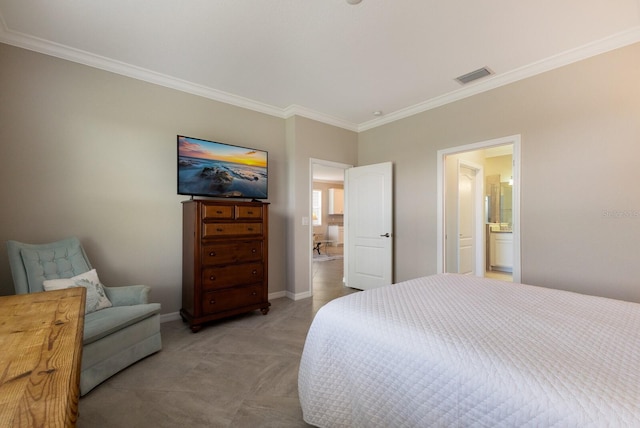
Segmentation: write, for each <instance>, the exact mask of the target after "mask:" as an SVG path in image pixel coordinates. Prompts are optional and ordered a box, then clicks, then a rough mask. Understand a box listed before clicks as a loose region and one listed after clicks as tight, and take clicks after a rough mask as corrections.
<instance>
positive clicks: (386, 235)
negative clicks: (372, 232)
mask: <svg viewBox="0 0 640 428" xmlns="http://www.w3.org/2000/svg"><path fill="white" fill-rule="evenodd" d="M380 236H382V237H384V238H388V237H389V236H391V235H389V232H387V233H385V234H384V235H380Z"/></svg>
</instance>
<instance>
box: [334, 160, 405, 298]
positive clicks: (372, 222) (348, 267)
mask: <svg viewBox="0 0 640 428" xmlns="http://www.w3.org/2000/svg"><path fill="white" fill-rule="evenodd" d="M392 172H393V169H392V164H391V162H385V163H381V164H375V165H367V166H361V167H356V168H350V169H348V170H346V173H345V217H346V219H347V227H345V231H346V238H345V245H346V247H347V251H346V252H345V272H346V277H345V284H346V285H347V287H351V288H357V289H360V290H367V289H370V288H376V287H381V286H383V285H388V284H391V281H392V277H393V260H392V255H393V231H392V226H393V205H392V203H393V198H392V196H393V195H392V192H393V190H392V189H393V186H392V184H393V181H392Z"/></svg>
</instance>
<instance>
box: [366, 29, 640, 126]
mask: <svg viewBox="0 0 640 428" xmlns="http://www.w3.org/2000/svg"><path fill="white" fill-rule="evenodd" d="M638 42H640V25H639V26H636V27H632V28H630V29H628V30H626V31H622V32H620V33H617V34H614V35H612V36H609V37H606V38H604V39H601V40H598V41H595V42H592V43H588V44H586V45H583V46H580V47H578V48H575V49H571V50H568V51H565V52H562V53H560V54H558V55H554V56H552V57H549V58H546V59H543V60H541V61H537V62H534V63H532V64H529V65H526V66H524V67H520V68H518V69H515V70H512V71H509V72H506V73H502V74H497V75H494V76H493V77H489V78H488V79H483V80H480V81H478V82H477V83H473V84H472V85H471V86H467V87H463V88H460V89H458V90H456V91H453V92H449V93H447V94H444V95H442V96H439V97H435V98H431V99H430V100H427V101H425V102H422V103H419V104H416V105H414V106H410V107H407V108H404V109H401V110H398V111H395V112H392V113H389V114H385V115H384V116H383V117H380V118H377V119H373V120H370V121H368V122H364V123H361V124H360V125H359V126H358V132H362V131H366V130H368V129H372V128H376V127H378V126H382V125H385V124H387V123H391V122H395V121H397V120H400V119H404V118H407V117H410V116H413V115H416V114H418V113H422V112H425V111H427V110H431V109H434V108H437V107H441V106H443V105H446V104H449V103H452V102H454V101H459V100H461V99H464V98H468V97H471V96H473V95H477V94H480V93H482V92H486V91H489V90H491V89H495V88H499V87H501V86H505V85H508V84H510V83H513V82H517V81H519V80H523V79H526V78H528V77H533V76H535V75H538V74H541V73H544V72H547V71H550V70H553V69H556V68H560V67H563V66H565V65H569V64H572V63H574V62H578V61H581V60H583V59H587V58H590V57H593V56H596V55H600V54H603V53H605V52H609V51H612V50H614V49H618V48H622V47H624V46H628V45H632V44H634V43H638Z"/></svg>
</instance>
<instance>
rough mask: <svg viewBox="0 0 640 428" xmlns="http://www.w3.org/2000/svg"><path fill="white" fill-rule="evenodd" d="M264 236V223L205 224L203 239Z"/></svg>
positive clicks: (203, 225) (203, 226)
mask: <svg viewBox="0 0 640 428" xmlns="http://www.w3.org/2000/svg"><path fill="white" fill-rule="evenodd" d="M231 235H262V223H203V224H202V237H203V238H212V237H215V236H231Z"/></svg>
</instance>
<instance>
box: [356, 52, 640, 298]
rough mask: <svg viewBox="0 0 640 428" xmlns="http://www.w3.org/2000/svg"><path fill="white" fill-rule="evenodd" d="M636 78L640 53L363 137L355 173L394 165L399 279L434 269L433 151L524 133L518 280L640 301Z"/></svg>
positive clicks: (548, 76) (598, 60) (555, 74)
mask: <svg viewBox="0 0 640 428" xmlns="http://www.w3.org/2000/svg"><path fill="white" fill-rule="evenodd" d="M637 70H640V44H635V45H632V46H629V47H626V48H622V49H618V50H615V51H612V52H609V53H606V54H602V55H599V56H597V57H594V58H591V59H587V60H584V61H581V62H578V63H575V64H572V65H569V66H566V67H563V68H560V69H557V70H553V71H550V72H547V73H544V74H541V75H538V76H536V77H533V78H529V79H526V80H524V81H520V82H516V83H513V84H511V85H508V86H505V87H502V88H498V89H495V90H492V91H489V92H486V93H483V94H480V95H476V96H473V97H470V98H467V99H464V100H461V101H458V102H455V103H452V104H449V105H446V106H443V107H440V108H437V109H433V110H430V111H427V112H424V113H421V114H418V115H415V116H412V117H410V118H406V119H404V120H400V121H396V122H394V123H391V124H388V125H385V126H382V127H378V128H374V129H371V130H368V131H366V132H363V133H361V134H360V141H359V145H358V164H359V165H363V164H369V163H376V162H382V161H389V160H391V161H393V162H394V170H395V237H396V241H395V248H396V258H395V270H396V280H403V279H408V278H412V277H416V276H420V275H425V274H431V273H434V272H436V203H435V202H436V154H437V150H439V149H444V148H451V147H455V146H461V145H465V144H470V143H475V142H480V141H486V140H490V139H493V138H499V137H506V136H509V135H515V134H521V135H522V146H521V147H522V154H521V158H522V168H521V173H522V175H521V179H522V180H521V191H522V193H521V197H522V199H521V239H522V245H521V250H522V280H523V282H527V283H532V284H536V285H542V286H549V287H555V288H562V289H568V290H574V291H579V292H584V293H588V294H596V295H603V296H609V297H616V298H622V299H627V300H633V301H640V283H639V282H638V278H640V263H638V255H639V254H640V248H639V246H640V192H637V191H635V190H634V186H635V183H636V182H637V165H636V164H637V159H638V158H639V157H640V85H639V84H638V77H637V74H638V73H637ZM614 210H619V211H623V212H622V214H618V217H612V216H605V215H604V213H605V212H612V211H614Z"/></svg>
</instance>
